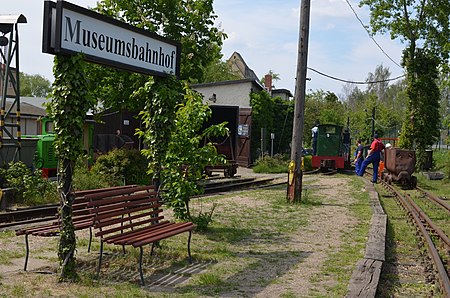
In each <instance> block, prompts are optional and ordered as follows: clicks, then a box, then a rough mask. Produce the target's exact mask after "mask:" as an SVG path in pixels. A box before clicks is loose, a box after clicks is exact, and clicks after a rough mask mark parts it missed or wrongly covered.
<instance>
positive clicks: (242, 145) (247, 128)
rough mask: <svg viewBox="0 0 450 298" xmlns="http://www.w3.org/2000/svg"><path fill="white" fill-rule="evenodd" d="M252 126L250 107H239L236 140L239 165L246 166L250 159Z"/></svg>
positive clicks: (248, 164)
mask: <svg viewBox="0 0 450 298" xmlns="http://www.w3.org/2000/svg"><path fill="white" fill-rule="evenodd" d="M251 126H252V109H251V108H241V109H239V125H238V142H237V158H236V162H237V163H238V165H239V166H241V167H248V166H250V164H251V159H250V139H251Z"/></svg>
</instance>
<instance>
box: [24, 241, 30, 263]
mask: <svg viewBox="0 0 450 298" xmlns="http://www.w3.org/2000/svg"><path fill="white" fill-rule="evenodd" d="M25 247H26V253H25V265H24V266H23V271H27V266H28V256H29V254H30V248H29V244H28V234H25Z"/></svg>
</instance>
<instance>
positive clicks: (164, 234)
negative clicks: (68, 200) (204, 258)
mask: <svg viewBox="0 0 450 298" xmlns="http://www.w3.org/2000/svg"><path fill="white" fill-rule="evenodd" d="M86 197H87V198H90V202H89V203H88V206H89V207H91V209H90V210H91V212H92V213H93V216H94V228H95V230H96V231H95V236H96V237H100V255H99V260H98V266H97V276H99V274H100V268H101V265H102V256H103V247H104V243H107V244H114V245H121V246H122V248H123V250H124V253H125V246H126V245H131V246H133V247H135V248H137V247H139V250H140V256H139V274H140V278H141V284H142V285H145V282H144V274H143V272H142V258H143V246H144V245H147V244H150V243H151V244H152V248H151V253H150V255H153V249H154V246H155V243H156V242H158V241H160V240H162V239H166V238H169V237H171V236H175V235H178V234H180V233H184V232H189V237H188V240H187V250H188V256H189V263H192V257H191V249H190V243H191V236H192V230H193V229H194V227H195V225H194V224H193V223H192V222H180V223H175V222H170V221H168V220H165V219H164V216H163V215H162V212H163V209H162V208H161V207H162V203H161V201H160V200H159V197H158V195H157V193H156V192H145V193H134V194H132V195H129V196H118V195H117V193H115V192H105V193H102V194H93V195H89V196H86ZM99 197H101V199H99Z"/></svg>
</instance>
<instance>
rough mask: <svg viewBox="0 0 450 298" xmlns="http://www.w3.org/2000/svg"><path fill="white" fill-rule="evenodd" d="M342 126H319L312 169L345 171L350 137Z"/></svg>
mask: <svg viewBox="0 0 450 298" xmlns="http://www.w3.org/2000/svg"><path fill="white" fill-rule="evenodd" d="M345 134H348V132H343V129H342V126H340V125H334V124H320V125H318V133H317V145H316V152H315V155H313V156H312V167H313V168H320V169H322V170H328V169H332V170H338V169H344V168H345V166H346V164H347V161H348V153H349V149H350V148H349V147H350V136H349V135H347V137H345Z"/></svg>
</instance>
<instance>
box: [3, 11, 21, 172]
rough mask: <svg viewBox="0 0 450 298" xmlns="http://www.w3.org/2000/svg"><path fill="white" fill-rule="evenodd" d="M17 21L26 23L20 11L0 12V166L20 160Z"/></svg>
mask: <svg viewBox="0 0 450 298" xmlns="http://www.w3.org/2000/svg"><path fill="white" fill-rule="evenodd" d="M20 23H27V19H26V18H25V16H23V15H22V14H20V15H0V68H1V69H0V91H1V92H0V96H1V97H0V100H1V102H0V166H5V165H6V164H7V163H8V162H9V161H17V160H20V148H21V130H20V79H19V74H20V69H19V32H18V30H17V29H18V24H20ZM14 112H15V115H14ZM14 135H15V136H14ZM11 153H12V155H11Z"/></svg>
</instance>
